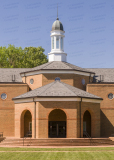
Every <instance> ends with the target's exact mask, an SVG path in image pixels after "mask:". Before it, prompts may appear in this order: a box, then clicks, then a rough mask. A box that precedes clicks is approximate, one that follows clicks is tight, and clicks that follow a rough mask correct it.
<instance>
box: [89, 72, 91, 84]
mask: <svg viewBox="0 0 114 160" xmlns="http://www.w3.org/2000/svg"><path fill="white" fill-rule="evenodd" d="M90 80H91V73H90V76H89V83H90V82H91V81H90Z"/></svg>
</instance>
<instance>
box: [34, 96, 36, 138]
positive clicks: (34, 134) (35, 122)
mask: <svg viewBox="0 0 114 160" xmlns="http://www.w3.org/2000/svg"><path fill="white" fill-rule="evenodd" d="M33 102H34V138H36V102H35V101H34V98H33Z"/></svg>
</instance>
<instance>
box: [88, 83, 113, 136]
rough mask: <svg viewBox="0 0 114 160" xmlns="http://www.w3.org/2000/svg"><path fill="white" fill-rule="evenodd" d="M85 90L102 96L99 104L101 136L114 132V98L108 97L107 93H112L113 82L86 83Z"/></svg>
mask: <svg viewBox="0 0 114 160" xmlns="http://www.w3.org/2000/svg"><path fill="white" fill-rule="evenodd" d="M87 91H88V92H89V93H92V94H94V95H97V96H99V97H101V98H103V101H102V102H101V105H100V108H101V110H100V114H101V137H109V136H111V134H114V99H112V100H110V99H109V98H108V94H109V93H113V94H114V84H88V85H87Z"/></svg>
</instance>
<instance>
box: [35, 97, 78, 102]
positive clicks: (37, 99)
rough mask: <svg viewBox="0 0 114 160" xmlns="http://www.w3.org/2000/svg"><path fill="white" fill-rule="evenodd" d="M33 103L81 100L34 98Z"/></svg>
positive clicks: (74, 99) (76, 99)
mask: <svg viewBox="0 0 114 160" xmlns="http://www.w3.org/2000/svg"><path fill="white" fill-rule="evenodd" d="M34 101H35V102H38V101H60V102H61V101H81V98H67V97H66V98H34Z"/></svg>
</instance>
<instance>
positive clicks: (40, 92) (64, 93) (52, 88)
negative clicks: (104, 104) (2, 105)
mask: <svg viewBox="0 0 114 160" xmlns="http://www.w3.org/2000/svg"><path fill="white" fill-rule="evenodd" d="M35 97H39V98H43V97H45V98H48V97H51V98H52V97H60V98H61V97H64V98H67V97H70V98H71V97H73V98H75V97H79V98H81V97H82V98H91V99H99V100H102V98H100V97H98V96H96V95H93V94H91V93H88V92H86V91H84V90H81V89H79V88H76V87H73V86H71V85H68V84H66V83H63V82H61V81H59V80H56V81H54V82H52V83H49V84H47V85H45V86H42V87H40V88H37V89H34V90H32V91H29V92H27V93H25V94H22V95H20V96H17V97H15V98H13V100H16V99H25V98H35Z"/></svg>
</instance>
